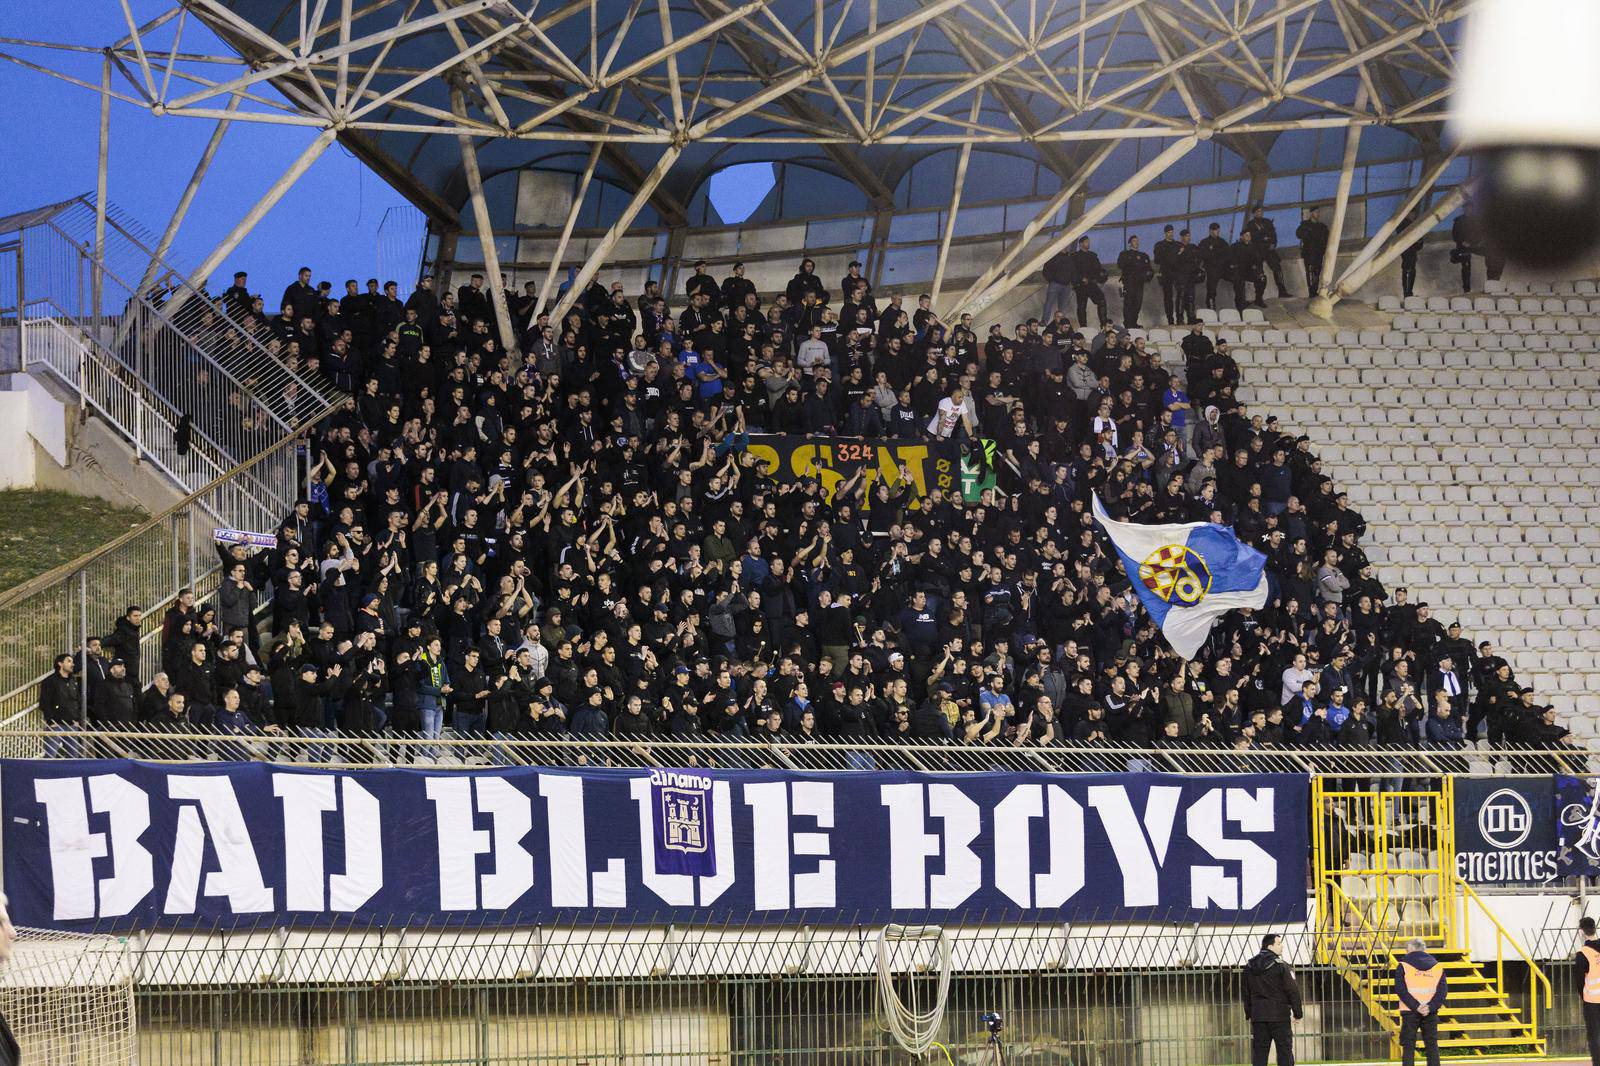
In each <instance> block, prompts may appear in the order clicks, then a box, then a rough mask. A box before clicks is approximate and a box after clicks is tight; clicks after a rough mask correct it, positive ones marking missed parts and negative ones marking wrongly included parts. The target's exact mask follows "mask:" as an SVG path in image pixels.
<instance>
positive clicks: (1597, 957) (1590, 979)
mask: <svg viewBox="0 0 1600 1066" xmlns="http://www.w3.org/2000/svg"><path fill="white" fill-rule="evenodd" d="M1578 930H1579V932H1581V933H1582V934H1583V946H1582V947H1581V948H1579V949H1578V977H1579V979H1580V980H1581V981H1582V984H1581V985H1580V986H1579V987H1580V988H1581V989H1582V992H1581V993H1580V995H1581V996H1582V997H1583V1030H1584V1032H1585V1033H1586V1034H1587V1035H1588V1037H1589V1061H1590V1062H1591V1063H1592V1064H1593V1066H1600V940H1597V939H1595V926H1594V919H1593V918H1584V919H1582V920H1581V921H1579V922H1578Z"/></svg>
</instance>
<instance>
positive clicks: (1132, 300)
mask: <svg viewBox="0 0 1600 1066" xmlns="http://www.w3.org/2000/svg"><path fill="white" fill-rule="evenodd" d="M1171 229H1172V227H1171V226H1168V227H1167V230H1168V231H1169V232H1170V231H1171ZM1117 269H1118V270H1119V271H1121V272H1122V324H1123V325H1124V326H1126V327H1127V328H1129V329H1133V328H1134V327H1135V326H1137V325H1138V324H1139V311H1140V309H1141V308H1143V307H1144V287H1145V286H1146V285H1148V284H1150V280H1151V279H1152V278H1154V277H1155V276H1156V270H1155V267H1154V266H1152V265H1151V263H1150V257H1149V256H1148V255H1145V254H1144V253H1143V252H1141V251H1139V238H1138V237H1129V238H1128V247H1127V250H1126V251H1124V252H1123V253H1122V254H1121V255H1119V256H1117ZM1168 324H1169V325H1170V324H1171V319H1170V318H1169V319H1168Z"/></svg>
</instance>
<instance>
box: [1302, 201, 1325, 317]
mask: <svg viewBox="0 0 1600 1066" xmlns="http://www.w3.org/2000/svg"><path fill="white" fill-rule="evenodd" d="M1319 210H1320V209H1319V208H1315V207H1313V208H1312V209H1311V210H1310V211H1308V212H1306V217H1305V219H1304V220H1303V221H1302V222H1301V223H1300V225H1299V227H1298V228H1297V229H1296V230H1295V231H1294V235H1295V239H1297V240H1298V241H1299V242H1300V258H1301V260H1302V261H1304V263H1305V266H1306V295H1307V296H1315V295H1316V294H1317V293H1319V292H1321V291H1322V259H1323V257H1324V256H1325V255H1327V254H1328V227H1327V226H1326V225H1325V224H1324V223H1323V221H1322V219H1321V218H1319V217H1318V212H1319Z"/></svg>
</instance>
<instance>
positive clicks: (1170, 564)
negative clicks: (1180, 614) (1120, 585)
mask: <svg viewBox="0 0 1600 1066" xmlns="http://www.w3.org/2000/svg"><path fill="white" fill-rule="evenodd" d="M1139 580H1140V581H1141V582H1143V583H1144V587H1145V588H1147V589H1149V590H1150V591H1151V592H1153V593H1155V594H1156V595H1157V596H1159V597H1161V599H1162V600H1164V601H1165V602H1167V603H1171V604H1174V605H1176V606H1179V607H1193V606H1194V605H1195V604H1197V603H1199V602H1200V601H1201V600H1203V599H1205V598H1206V593H1207V592H1209V591H1210V589H1211V569H1210V568H1209V567H1207V566H1206V561H1205V560H1204V559H1202V558H1200V556H1199V554H1198V553H1197V552H1194V551H1191V550H1190V549H1189V548H1187V547H1185V546H1184V545H1182V544H1167V545H1163V546H1162V547H1160V548H1157V549H1156V550H1155V551H1153V552H1151V553H1150V554H1149V555H1148V556H1146V557H1145V560H1144V562H1142V563H1140V564H1139Z"/></svg>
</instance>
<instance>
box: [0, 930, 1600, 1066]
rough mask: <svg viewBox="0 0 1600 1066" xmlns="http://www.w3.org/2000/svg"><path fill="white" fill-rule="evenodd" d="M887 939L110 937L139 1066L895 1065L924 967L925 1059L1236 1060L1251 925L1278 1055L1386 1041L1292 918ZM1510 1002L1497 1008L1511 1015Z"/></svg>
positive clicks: (1573, 1004)
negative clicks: (117, 949) (1262, 954)
mask: <svg viewBox="0 0 1600 1066" xmlns="http://www.w3.org/2000/svg"><path fill="white" fill-rule="evenodd" d="M1579 913H1581V906H1580V905H1577V904H1576V903H1575V902H1574V901H1569V900H1565V899H1552V901H1551V903H1550V906H1549V909H1548V913H1547V915H1546V916H1545V923H1544V926H1543V928H1541V929H1540V930H1539V932H1538V934H1537V937H1536V940H1537V941H1538V942H1539V944H1540V946H1541V948H1543V949H1545V950H1541V951H1540V952H1539V954H1540V955H1541V957H1544V958H1561V957H1564V956H1565V955H1567V954H1568V953H1569V949H1571V948H1574V947H1575V942H1574V939H1573V938H1574V932H1573V928H1574V925H1575V922H1576V918H1577V916H1578V914H1579ZM891 925H892V918H891V916H889V915H885V914H860V915H855V916H853V917H852V919H851V920H849V921H846V922H836V923H835V924H832V925H826V926H823V925H813V924H808V923H807V921H806V916H805V914H804V913H803V912H796V914H795V915H794V921H792V922H790V923H787V924H785V925H783V926H780V927H775V926H773V925H772V924H771V923H770V921H765V920H762V921H758V920H756V919H755V918H754V917H753V916H752V918H750V919H749V920H739V919H730V920H726V921H722V922H717V923H714V924H697V925H684V924H672V923H670V922H668V921H666V920H662V921H641V922H635V923H631V924H628V925H605V924H596V925H580V926H560V927H556V926H550V927H533V928H515V929H512V928H500V927H488V926H484V927H473V926H460V925H452V926H448V927H446V926H440V925H430V924H427V923H425V922H397V923H394V924H392V925H389V926H386V927H383V928H370V927H365V926H362V927H357V926H336V927H324V928H318V929H292V928H283V927H280V926H275V925H270V924H266V923H263V924H262V925H261V926H260V927H259V928H254V929H246V930H243V931H241V930H239V929H237V928H234V929H232V930H230V931H228V932H226V933H224V932H223V931H221V930H208V929H203V928H202V929H196V930H189V931H185V932H181V933H176V932H146V933H139V934H134V935H132V936H129V937H127V938H126V941H125V943H126V947H127V952H128V959H129V961H128V966H129V967H130V968H131V971H132V974H133V1003H134V1006H135V1008H136V1013H137V1022H138V1025H137V1041H138V1058H137V1061H138V1062H140V1063H141V1064H144V1066H179V1064H182V1066H268V1064H271V1066H279V1064H284V1066H287V1064H291V1063H293V1064H299V1063H335V1062H339V1063H370V1064H376V1063H401V1062H404V1063H440V1064H443V1063H450V1064H477V1066H498V1064H509V1063H519V1064H523V1063H540V1064H546V1066H599V1064H611V1066H624V1064H627V1066H633V1064H639V1066H643V1064H647V1063H650V1064H670V1066H735V1064H737V1066H769V1064H774V1063H805V1064H808V1066H809V1064H818V1066H835V1064H836V1066H846V1064H848V1066H860V1064H874V1066H898V1064H909V1063H911V1062H913V1061H915V1060H914V1059H913V1058H912V1056H911V1055H909V1054H908V1053H907V1052H905V1051H904V1050H902V1049H901V1047H900V1046H899V1045H898V1044H897V1043H896V1042H895V1040H894V1039H893V1038H892V1037H891V1035H890V1034H889V1033H888V1032H886V1021H887V1018H886V1009H892V1006H893V1003H894V1002H895V1001H897V1000H898V1001H899V1002H900V1003H903V1004H904V1005H906V1006H911V1005H913V1004H915V1005H916V1006H917V1008H918V1009H919V1010H920V1011H922V1012H926V1013H934V1011H935V1008H936V1007H937V1006H938V1005H939V1001H938V995H937V991H938V986H939V985H940V983H941V981H942V980H943V979H944V974H943V972H942V965H941V953H942V952H948V957H949V973H948V989H947V992H946V994H945V996H944V1000H943V1011H942V1014H941V1015H940V1017H939V1019H938V1022H937V1024H936V1025H935V1027H934V1031H933V1036H934V1039H935V1040H936V1042H937V1044H938V1045H940V1047H938V1048H936V1049H935V1050H934V1051H933V1052H932V1053H931V1055H930V1057H929V1059H928V1060H925V1061H932V1062H939V1063H943V1062H947V1061H948V1062H952V1063H967V1064H985V1066H987V1064H989V1063H992V1062H993V1061H994V1058H993V1044H992V1043H991V1039H990V1038H991V1029H990V1024H989V1023H988V1022H987V1021H986V1020H985V1015H999V1024H1000V1031H999V1033H998V1037H999V1039H1000V1041H1001V1042H1002V1044H1003V1051H1004V1054H1005V1059H1004V1061H1005V1062H1006V1063H1010V1064H1030V1066H1067V1064H1069V1063H1071V1064H1077V1066H1081V1064H1097V1066H1213V1064H1223V1063H1239V1062H1246V1061H1249V1033H1250V1029H1249V1024H1248V1022H1247V1021H1246V1020H1245V1018H1244V1012H1243V1008H1242V975H1241V967H1242V966H1243V965H1244V963H1245V962H1246V961H1247V960H1249V959H1250V958H1251V957H1252V956H1253V955H1255V954H1257V952H1258V951H1259V949H1260V945H1261V940H1262V937H1263V935H1264V934H1266V933H1269V932H1271V933H1279V934H1281V935H1282V936H1283V946H1284V960H1285V961H1286V962H1288V963H1290V964H1291V966H1292V967H1293V969H1294V972H1295V974H1296V976H1297V979H1298V982H1299V985H1300V988H1301V992H1302V994H1303V997H1304V1014H1305V1017H1304V1019H1303V1020H1301V1021H1299V1022H1297V1023H1296V1025H1295V1051H1296V1057H1297V1058H1298V1059H1300V1060H1301V1061H1331V1062H1360V1061H1374V1060H1382V1059H1386V1058H1388V1056H1389V1052H1390V1040H1389V1036H1388V1034H1387V1033H1385V1032H1384V1031H1383V1029H1382V1028H1381V1026H1380V1025H1379V1024H1378V1022H1377V1021H1376V1020H1375V1019H1374V1017H1373V1016H1372V1014H1371V1012H1370V1011H1369V1010H1368V1009H1367V1007H1366V1006H1365V1005H1364V1004H1363V1003H1362V1001H1361V999H1360V997H1359V995H1358V994H1357V992H1356V991H1355V989H1354V988H1353V987H1352V985H1351V983H1350V981H1349V980H1348V979H1347V977H1346V975H1345V974H1343V973H1341V972H1340V970H1339V967H1338V966H1337V965H1333V964H1328V963H1321V962H1318V961H1316V959H1315V952H1314V940H1315V934H1314V933H1313V932H1312V929H1311V923H1309V922H1307V921H1305V920H1303V919H1302V920H1285V921H1279V920H1277V919H1276V918H1275V916H1273V915H1270V914H1265V915H1257V916H1256V917H1255V919H1254V920H1253V921H1252V922H1251V923H1250V924H1247V925H1228V926H1218V925H1213V926H1194V925H1186V924H1182V923H1176V922H1172V921H1167V920H1163V919H1162V918H1161V917H1160V916H1159V915H1157V916H1153V917H1152V918H1151V919H1150V920H1148V921H1143V922H1138V923H1120V924H1110V923H1105V922H1096V921H1092V920H1091V921H1087V922H1081V923H1077V924H1074V925H1071V926H1068V925H1053V924H1028V925H1015V924H1011V925H1007V924H999V923H996V922H994V921H992V920H990V919H989V918H988V916H986V915H984V914H982V913H969V914H963V915H961V916H960V917H959V918H958V919H955V920H947V921H946V922H945V923H944V924H943V925H942V926H940V927H936V928H934V929H933V930H932V931H931V934H930V935H929V936H928V937H926V938H923V939H919V940H916V941H908V940H899V939H895V938H893V937H885V936H884V930H885V927H886V926H891ZM1514 967H1522V964H1520V963H1517V964H1514ZM1524 968H1525V967H1524ZM1546 969H1548V970H1549V971H1550V972H1551V974H1552V977H1553V979H1554V983H1555V994H1554V996H1553V1005H1552V1007H1551V1009H1550V1011H1549V1014H1548V1027H1547V1030H1546V1038H1547V1040H1548V1049H1549V1053H1550V1054H1552V1055H1572V1054H1578V1053H1581V1051H1582V1050H1583V1048H1584V1036H1583V1025H1582V1019H1581V1014H1580V1011H1579V1007H1578V1000H1579V995H1578V981H1577V980H1576V976H1575V975H1576V970H1575V968H1574V967H1571V966H1562V965H1559V964H1557V965H1553V966H1549V967H1546ZM1516 976H1517V975H1515V974H1511V975H1508V977H1512V978H1515V977H1516ZM12 983H15V982H12ZM1507 984H1508V985H1511V986H1519V985H1521V984H1522V982H1521V981H1519V980H1515V979H1513V980H1509V981H1508V982H1507ZM6 994H7V993H6V992H4V991H3V990H0V1002H3V1001H4V998H3V997H4V996H5V995H6ZM1525 998H1526V997H1525V994H1523V993H1514V994H1513V1001H1514V1002H1515V1003H1516V1005H1517V1006H1519V1007H1520V1006H1521V1005H1522V1004H1523V1003H1524V1002H1525ZM72 1024H77V1025H80V1026H83V1027H85V1028H87V1027H88V1026H90V1025H91V1024H99V1023H97V1022H96V1021H95V1020H94V1019H89V1018H84V1019H80V1020H78V1021H76V1022H74V1023H72ZM99 1027H100V1028H101V1029H103V1028H105V1027H104V1025H103V1024H100V1025H99ZM944 1049H948V1052H949V1059H948V1060H947V1059H946V1058H945V1057H944ZM40 1061H44V1060H40ZM95 1061H99V1060H95ZM130 1061H131V1060H130Z"/></svg>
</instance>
